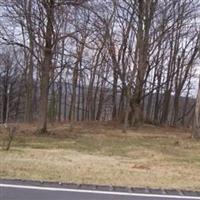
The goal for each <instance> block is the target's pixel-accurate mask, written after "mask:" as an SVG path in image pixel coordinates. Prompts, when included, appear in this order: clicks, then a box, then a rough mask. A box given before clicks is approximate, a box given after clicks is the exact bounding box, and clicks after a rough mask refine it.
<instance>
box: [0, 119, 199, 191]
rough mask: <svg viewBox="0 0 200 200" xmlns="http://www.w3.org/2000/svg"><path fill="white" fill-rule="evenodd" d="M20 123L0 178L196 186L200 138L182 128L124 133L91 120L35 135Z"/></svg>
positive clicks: (1, 156)
mask: <svg viewBox="0 0 200 200" xmlns="http://www.w3.org/2000/svg"><path fill="white" fill-rule="evenodd" d="M19 126H20V128H19V130H20V131H18V133H17V135H16V136H15V138H14V141H13V143H12V146H11V149H10V151H3V150H0V178H11V179H13V178H20V179H33V180H48V181H63V182H75V183H92V184H111V185H120V186H137V187H144V186H145V187H152V188H180V189H192V190H200V142H197V141H195V140H193V139H191V136H190V133H187V132H185V131H183V130H177V129H172V128H167V129H166V128H156V127H153V126H145V127H143V128H141V129H138V130H129V131H128V133H127V134H123V133H122V132H121V130H120V129H118V128H116V127H113V126H107V125H99V124H96V123H95V124H84V125H83V124H82V125H81V124H77V125H76V127H75V130H74V132H73V133H70V132H69V127H68V126H66V125H57V126H54V127H50V131H51V134H50V135H49V136H36V135H34V134H33V133H34V131H35V128H36V127H34V126H31V127H30V126H28V125H19ZM3 138H4V135H3V134H1V135H0V140H1V141H0V142H2V141H3Z"/></svg>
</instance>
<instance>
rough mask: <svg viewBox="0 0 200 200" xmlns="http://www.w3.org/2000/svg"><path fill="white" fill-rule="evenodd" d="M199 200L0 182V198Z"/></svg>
mask: <svg viewBox="0 0 200 200" xmlns="http://www.w3.org/2000/svg"><path fill="white" fill-rule="evenodd" d="M178 199H188V200H194V199H196V200H200V196H198V195H197V194H196V195H195V194H192V195H191V196H189V195H187V196H183V195H166V194H152V193H144V194H142V193H133V192H115V191H102V190H101V191H99V190H87V189H70V188H66V187H61V186H60V187H59V185H58V187H52V186H50V187H47V186H39V185H34V184H32V185H31V184H23V185H22V184H19V183H17V184H16V183H15V182H13V184H11V183H10V182H9V183H2V182H0V200H178Z"/></svg>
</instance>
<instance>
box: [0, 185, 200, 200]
mask: <svg viewBox="0 0 200 200" xmlns="http://www.w3.org/2000/svg"><path fill="white" fill-rule="evenodd" d="M0 187H2V188H17V189H29V190H46V191H58V192H59V191H60V192H77V193H90V194H105V195H120V196H137V197H154V198H174V199H190V200H193V199H198V200H200V197H194V196H178V195H160V194H140V193H128V192H112V191H98V190H82V189H80V190H79V189H67V188H55V187H39V186H27V185H12V184H0Z"/></svg>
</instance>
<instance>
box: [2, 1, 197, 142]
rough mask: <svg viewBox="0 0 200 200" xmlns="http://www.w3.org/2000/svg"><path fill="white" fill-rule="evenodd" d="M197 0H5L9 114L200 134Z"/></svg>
mask: <svg viewBox="0 0 200 200" xmlns="http://www.w3.org/2000/svg"><path fill="white" fill-rule="evenodd" d="M199 9H200V2H199V1H198V0H173V1H169V0H104V1H101V0H16V1H12V0H8V1H4V0H1V1H0V13H1V17H0V99H1V100H0V122H1V123H2V124H5V123H20V122H25V123H33V122H37V123H38V131H39V132H40V133H45V132H47V131H48V124H52V123H55V122H64V123H66V124H70V125H71V127H73V125H74V123H75V122H88V121H89V122H92V121H98V122H108V121H114V122H117V123H119V124H121V125H122V127H123V131H124V132H126V130H127V128H129V127H140V126H142V125H143V124H145V123H147V124H153V125H156V126H157V125H158V126H160V125H164V126H172V127H186V128H191V129H192V130H193V136H194V137H195V138H200V117H199V116H200V88H199V84H198V83H199V72H200V68H199V47H200V26H199V23H200V16H199V14H200V12H199Z"/></svg>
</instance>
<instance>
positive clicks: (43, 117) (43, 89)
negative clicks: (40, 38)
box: [39, 0, 54, 133]
mask: <svg viewBox="0 0 200 200" xmlns="http://www.w3.org/2000/svg"><path fill="white" fill-rule="evenodd" d="M44 4H45V9H46V11H47V26H46V33H45V48H44V60H43V63H42V66H41V82H40V127H39V129H40V130H39V131H40V133H45V132H47V114H48V94H49V75H50V70H51V68H52V58H53V44H52V43H53V42H52V37H53V18H54V12H53V11H54V1H53V0H51V1H50V2H49V3H44Z"/></svg>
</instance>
